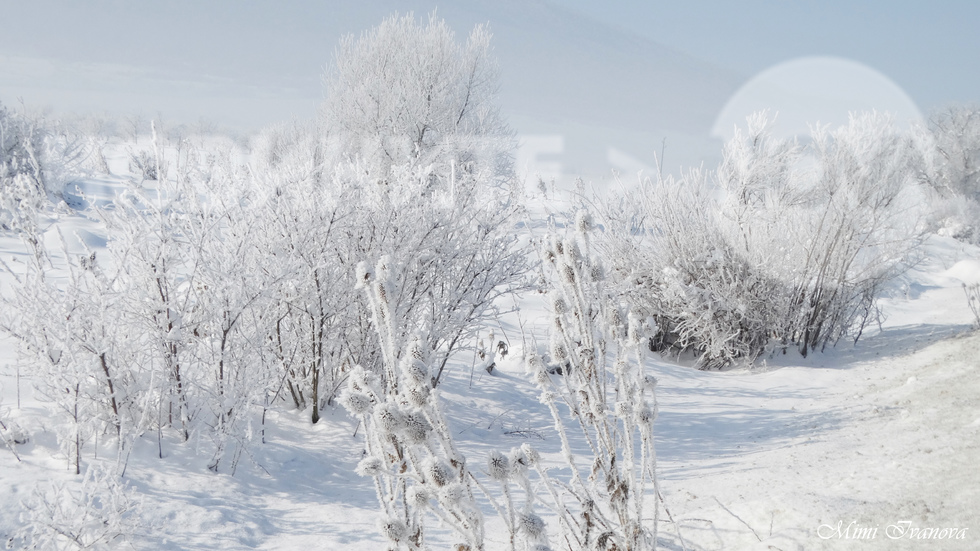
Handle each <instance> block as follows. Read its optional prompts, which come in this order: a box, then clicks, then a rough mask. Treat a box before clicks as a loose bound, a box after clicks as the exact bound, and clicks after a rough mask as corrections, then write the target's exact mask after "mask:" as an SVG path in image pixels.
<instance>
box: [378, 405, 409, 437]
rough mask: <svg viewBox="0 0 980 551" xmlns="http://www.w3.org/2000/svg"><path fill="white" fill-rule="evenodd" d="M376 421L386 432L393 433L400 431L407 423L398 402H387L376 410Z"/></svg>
mask: <svg viewBox="0 0 980 551" xmlns="http://www.w3.org/2000/svg"><path fill="white" fill-rule="evenodd" d="M374 418H375V422H376V423H377V424H378V426H379V427H381V430H382V431H384V433H385V434H388V435H392V434H395V433H396V432H398V431H400V430H401V429H402V427H403V426H404V424H405V420H404V416H403V415H402V412H401V410H400V409H399V408H398V406H397V405H396V404H393V403H386V404H384V405H382V406H381V407H379V408H377V409H376V410H375V412H374Z"/></svg>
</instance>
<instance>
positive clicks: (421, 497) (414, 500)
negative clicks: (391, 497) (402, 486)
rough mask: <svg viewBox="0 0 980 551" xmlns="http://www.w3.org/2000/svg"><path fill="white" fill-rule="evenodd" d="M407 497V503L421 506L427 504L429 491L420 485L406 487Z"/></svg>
mask: <svg viewBox="0 0 980 551" xmlns="http://www.w3.org/2000/svg"><path fill="white" fill-rule="evenodd" d="M407 497H408V501H409V503H411V504H413V505H415V506H416V507H419V508H422V507H426V506H427V505H428V504H429V499H430V497H431V496H430V495H429V491H428V490H426V489H425V488H422V487H421V486H412V487H411V488H409V489H408V492H407Z"/></svg>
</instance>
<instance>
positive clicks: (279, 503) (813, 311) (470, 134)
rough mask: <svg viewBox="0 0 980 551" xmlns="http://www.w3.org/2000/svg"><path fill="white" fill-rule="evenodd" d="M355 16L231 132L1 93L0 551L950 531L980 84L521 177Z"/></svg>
mask: <svg viewBox="0 0 980 551" xmlns="http://www.w3.org/2000/svg"><path fill="white" fill-rule="evenodd" d="M534 5H535V6H539V5H538V4H534ZM542 5H543V4H542ZM507 6H510V7H509V8H508V9H510V10H517V11H516V12H514V13H520V12H519V9H518V8H515V7H514V6H511V5H510V4H509V3H508V4H507ZM539 8H540V6H539ZM532 12H533V10H532ZM450 13H453V12H452V10H450ZM480 13H482V12H480ZM508 13H510V12H508ZM532 15H533V16H534V17H541V14H540V10H539V12H533V13H532ZM568 21H573V22H575V21H578V20H575V19H569V20H568ZM566 23H567V21H566ZM579 23H580V22H578V23H575V24H576V25H577V24H579ZM374 25H375V26H374V27H373V28H371V29H368V30H365V32H364V33H363V34H360V30H361V29H348V30H349V31H353V32H355V33H357V34H354V35H351V36H349V37H348V38H346V39H343V40H342V41H341V42H340V43H339V45H338V46H337V49H336V52H335V54H334V56H333V58H332V59H331V61H330V63H329V66H328V67H327V69H326V73H325V76H324V81H325V87H326V90H327V91H326V94H325V97H324V99H323V101H322V102H321V103H320V104H319V105H318V106H317V109H316V114H315V115H311V116H310V117H308V118H298V119H294V120H292V121H290V122H282V123H279V124H276V125H272V126H268V127H266V128H264V129H262V130H258V131H251V132H235V133H232V132H224V131H222V130H219V129H216V128H214V127H212V126H211V125H207V124H204V123H199V124H197V125H180V124H177V123H170V122H168V121H167V120H161V119H160V117H150V116H135V115H131V116H128V117H111V116H108V115H106V116H99V117H96V116H76V117H64V120H59V119H58V117H55V116H54V115H52V114H50V113H49V114H44V113H42V112H41V111H38V110H35V109H32V108H31V107H30V106H29V104H28V105H25V104H13V103H10V102H9V101H7V102H6V103H3V104H0V262H2V263H0V299H2V302H0V308H2V309H0V545H3V546H5V548H8V549H139V550H157V549H160V550H183V549H202V550H204V549H215V550H216V549H265V550H293V549H350V550H365V551H367V550H372V551H373V550H378V549H411V550H414V549H434V550H435V549H453V550H457V551H476V550H478V549H479V550H486V551H496V550H521V551H532V550H533V551H544V550H546V549H551V550H560V549H561V550H565V549H567V550H570V551H571V550H585V549H589V550H592V549H603V550H613V549H615V550H617V551H624V550H637V551H638V550H653V549H670V550H714V549H757V550H778V551H789V550H809V549H889V550H890V549H915V550H919V549H922V550H925V549H930V550H931V549H944V550H945V549H954V550H955V549H963V550H969V549H976V548H978V547H980V523H978V521H977V518H980V469H978V466H977V460H978V459H980V377H978V375H980V330H978V329H980V109H978V108H977V107H976V106H969V105H957V106H952V107H948V108H945V109H942V110H936V111H935V112H934V113H932V114H930V115H929V116H928V117H927V120H920V119H918V116H919V114H918V113H917V112H915V106H914V104H912V103H911V100H909V99H908V97H907V96H904V95H902V94H896V95H893V96H890V99H891V100H894V102H897V103H894V102H893V103H891V104H889V105H900V106H901V108H902V109H906V110H905V111H903V112H900V113H883V112H874V111H868V112H853V113H851V115H850V117H849V118H848V119H846V120H844V121H840V122H835V123H829V124H827V125H824V126H820V125H814V126H811V127H810V128H809V130H807V131H805V133H804V134H795V135H794V136H787V135H786V134H785V133H781V131H780V128H779V126H778V123H779V121H780V119H779V116H778V115H776V114H775V113H774V112H765V111H763V112H758V113H755V114H749V115H750V116H748V118H744V119H741V120H740V121H739V123H738V125H737V129H734V128H733V134H731V135H727V136H726V141H724V142H723V143H722V142H721V141H718V142H717V148H718V150H717V151H716V152H714V153H713V154H710V155H709V158H713V159H714V160H713V161H712V162H711V164H703V165H702V166H701V168H700V169H695V170H680V169H678V170H677V171H672V170H670V169H669V167H670V166H673V165H667V168H666V169H663V168H660V167H658V169H657V170H653V169H650V168H649V166H648V165H647V162H648V161H645V160H644V161H639V160H637V159H634V158H632V157H630V155H629V154H628V153H623V152H622V151H620V150H619V149H616V148H615V147H614V146H612V145H611V146H610V147H609V155H608V158H609V160H610V161H615V162H614V163H613V164H616V163H618V166H620V167H632V168H637V169H639V168H645V170H644V171H643V172H642V173H640V174H639V175H635V174H632V173H631V174H627V175H620V174H617V175H615V176H614V177H611V178H610V177H604V179H603V178H600V179H597V180H596V182H592V181H586V180H585V179H578V180H575V179H574V178H571V177H567V176H569V174H568V173H567V172H566V173H564V174H562V173H561V172H560V170H557V169H560V168H561V167H560V165H557V168H556V173H555V174H554V176H555V177H554V178H552V177H550V176H549V175H544V176H543V175H542V173H543V171H542V170H537V171H535V168H534V167H535V164H534V161H535V160H534V156H533V155H531V156H530V157H528V155H527V151H526V150H525V151H524V152H523V153H522V152H521V150H520V147H521V146H522V144H525V145H526V143H527V142H522V139H521V138H519V137H518V136H517V134H516V132H515V130H514V127H513V126H511V123H510V122H509V121H508V118H507V116H506V115H507V113H505V112H504V110H503V109H502V108H501V104H500V94H499V93H498V92H499V90H498V87H499V84H500V82H501V77H500V74H501V71H506V68H505V67H501V66H499V65H498V64H497V59H496V57H495V55H494V51H495V47H494V44H495V41H496V40H498V39H497V38H496V37H495V36H493V35H492V34H491V32H490V31H491V30H492V26H491V29H490V30H488V29H486V28H485V27H482V26H477V27H476V28H475V29H473V28H472V27H468V28H455V29H454V28H451V27H450V25H448V24H447V23H446V22H445V21H443V20H442V19H440V17H439V16H438V14H436V15H432V16H424V17H419V16H413V15H408V16H391V17H389V18H387V19H385V20H384V21H378V22H375V23H374ZM568 25H569V27H568V28H572V29H575V28H577V27H575V26H574V25H572V23H568ZM505 34H506V33H505ZM637 44H639V43H630V44H628V45H625V46H624V45H622V44H621V46H623V47H624V48H627V47H629V48H639V46H637ZM608 47H609V48H613V47H614V46H608ZM631 51H632V50H631ZM672 59H673V58H672ZM10 62H11V60H10V59H9V58H8V59H6V60H4V59H0V67H4V63H8V64H9V63H10ZM807 63H810V65H807ZM814 63H815V64H817V65H819V64H826V63H830V64H831V65H832V66H835V67H837V68H840V67H841V66H842V65H841V64H840V63H837V64H835V63H834V62H833V61H827V59H826V58H820V59H818V60H816V61H813V60H810V61H809V62H806V63H803V64H799V63H798V64H796V65H794V66H793V67H795V69H794V70H797V71H799V70H801V69H799V68H800V67H803V68H804V69H805V68H806V67H812V66H813V64H814ZM846 67H847V69H848V70H851V71H856V73H855V74H859V75H863V76H864V77H867V78H869V79H871V80H873V81H874V82H876V83H879V84H881V83H884V84H881V86H882V88H881V89H882V90H886V92H887V91H888V90H891V89H892V88H894V86H893V83H891V82H890V81H887V79H885V78H884V77H882V76H880V75H879V74H877V73H871V72H868V71H864V69H862V68H861V67H858V66H857V65H856V64H847V65H846ZM862 71H863V72H862ZM685 74H686V75H688V76H690V75H691V74H696V75H697V78H694V77H690V78H691V82H695V83H696V82H702V83H710V84H711V85H713V86H719V83H721V82H728V80H726V78H727V77H724V78H723V77H720V76H717V75H714V76H712V75H711V74H710V71H709V70H708V69H705V68H703V67H701V66H698V68H697V70H696V71H695V70H694V69H691V70H690V71H688V72H687V73H685ZM767 74H769V75H771V74H772V73H767ZM510 78H513V76H511V77H510ZM685 78H688V77H685ZM763 80H764V79H763ZM39 82H40V81H39ZM759 82H760V80H759V79H756V80H755V81H753V86H759V84H758V83H759ZM685 86H686V85H685ZM691 86H694V85H693V84H692V85H691ZM681 88H683V87H681ZM776 88H778V86H776V87H775V88H768V89H767V90H774V89H776ZM680 90H681V91H680V92H678V91H677V90H674V91H673V92H671V93H674V94H681V95H683V93H684V91H683V89H680ZM0 91H2V89H0ZM744 92H745V88H743V94H742V96H739V95H736V96H735V98H736V99H738V98H739V97H741V98H742V100H744V101H748V100H747V99H746V95H745V93H744ZM809 92H811V93H815V92H814V91H813V90H812V89H811V90H809ZM886 92H883V93H886ZM887 93H890V92H887ZM706 95H711V96H712V97H713V95H718V92H717V90H712V91H711V92H710V93H708V94H706ZM667 96H670V94H667ZM758 97H768V96H765V94H763V95H762V96H755V97H753V98H749V99H751V100H753V101H755V100H756V99H758ZM895 98H897V99H895ZM0 99H3V100H7V98H6V97H4V96H0ZM25 99H27V100H28V101H29V100H30V98H25ZM674 99H675V100H676V101H688V102H689V103H688V104H687V105H686V107H685V108H686V109H691V110H692V111H693V110H694V109H693V108H692V107H691V105H694V102H695V100H693V99H691V98H682V97H679V96H678V97H675V98H674ZM797 99H798V98H797ZM526 101H527V102H528V105H530V104H532V103H533V101H532V100H526ZM562 101H563V102H566V101H567V102H568V103H569V104H574V103H575V101H576V100H575V99H574V98H572V99H563V100H562ZM749 103H751V102H749ZM733 106H736V102H734V101H733V102H730V103H729V105H728V106H727V107H726V109H725V113H727V114H725V117H733V116H734V115H733V114H732V113H733V112H734V111H733V110H735V109H736V107H737V106H736V107H733ZM763 107H764V106H763ZM754 108H755V106H754V107H753V109H754ZM555 109H557V107H555ZM604 109H605V108H604ZM611 112H612V111H609V110H603V109H598V108H597V109H596V111H595V112H594V113H592V114H591V115H590V116H592V117H596V118H598V117H601V116H602V115H603V114H608V113H611ZM798 114H799V113H795V114H794V116H795V115H798ZM525 117H526V114H525ZM542 117H543V118H544V119H547V118H548V117H546V116H544V115H542ZM702 118H704V119H705V120H702V121H700V123H699V124H701V125H702V126H708V125H707V118H705V117H702ZM723 119H724V117H720V118H718V119H717V120H715V127H716V129H717V128H720V126H724V124H723V123H724V122H725V120H727V119H725V120H723ZM774 119H775V120H774ZM792 122H793V123H794V124H802V122H801V121H796V120H793V121H792ZM812 122H814V123H815V122H817V121H812ZM589 124H592V123H591V122H589ZM610 124H613V123H612V122H610ZM583 125H585V123H583ZM541 128H545V129H546V130H547V125H545V126H542V127H541ZM583 128H585V129H587V128H588V127H587V126H582V127H581V128H580V129H579V130H580V131H583V132H584V131H585V130H582V129H583ZM725 131H726V132H727V130H725ZM658 132H659V130H658ZM691 132H692V133H693V131H691ZM719 132H720V131H719ZM682 135H683V132H682ZM692 135H693V134H692ZM528 141H529V142H535V138H529V139H528ZM644 142H649V136H643V137H640V138H637V141H635V142H634V145H636V144H638V143H644ZM535 143H539V144H545V146H547V147H544V146H543V148H542V151H545V152H546V153H547V148H548V147H551V148H552V150H553V151H556V152H560V151H561V147H562V146H561V143H562V142H561V140H554V139H552V138H549V137H548V136H545V135H544V133H542V134H541V135H540V136H538V138H537V142H535ZM713 143H715V142H711V141H710V140H708V138H704V139H701V138H698V139H696V140H695V139H692V140H691V144H690V145H691V151H690V152H688V153H689V154H690V155H691V157H692V158H694V157H696V156H697V155H699V154H700V153H701V152H702V151H703V150H704V149H705V148H706V147H707V146H706V144H713ZM662 151H663V150H660V151H658V152H657V154H658V155H661V156H662ZM669 154H670V153H669V150H668V155H669ZM522 155H523V156H522ZM680 156H682V157H683V156H684V153H682V154H681V155H680ZM656 158H657V157H656V156H654V157H653V159H654V161H656ZM515 159H524V161H522V162H515ZM542 159H543V160H542V161H541V164H540V165H539V166H540V167H547V166H549V165H547V162H548V158H547V157H546V156H545V157H542ZM583 162H584V161H583ZM568 163H570V161H566V164H568ZM552 168H555V163H552ZM658 172H659V174H658Z"/></svg>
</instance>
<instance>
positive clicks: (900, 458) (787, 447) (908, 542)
mask: <svg viewBox="0 0 980 551" xmlns="http://www.w3.org/2000/svg"><path fill="white" fill-rule="evenodd" d="M978 358H980V334H977V333H973V334H970V335H966V336H961V337H956V338H952V339H949V340H944V341H941V342H938V343H935V344H932V345H930V346H928V347H926V348H925V349H923V350H921V351H918V352H915V353H913V354H911V355H908V356H897V357H890V358H887V359H882V360H877V361H863V362H860V363H856V364H854V365H852V366H849V367H847V368H843V369H842V368H831V369H819V368H813V367H786V368H782V369H779V370H776V371H771V372H769V373H763V374H751V373H748V372H740V373H739V372H735V373H725V374H704V375H702V376H699V377H691V376H690V373H681V372H677V371H676V370H677V369H679V368H670V367H664V368H663V370H664V371H665V373H664V375H663V377H662V384H661V389H662V390H661V409H662V410H663V414H662V416H661V421H660V434H661V435H662V436H663V438H662V440H661V442H660V443H659V449H658V454H659V455H660V458H661V467H662V472H663V486H664V492H665V496H666V499H667V504H668V506H669V507H670V508H671V513H672V514H673V516H674V518H675V520H677V522H678V524H679V525H680V531H681V535H682V536H683V537H684V538H685V539H686V540H687V543H688V546H689V547H694V548H698V549H781V550H790V549H851V548H860V549H975V548H976V547H977V540H978V538H980V524H978V523H977V514H978V513H980V468H978V466H977V463H976V461H977V459H978V458H980V377H978V375H980V360H978ZM692 394H693V395H696V398H693V399H692V398H691V395H692ZM710 396H716V397H717V399H716V400H713V401H712V402H713V404H712V406H711V407H705V406H706V405H707V404H705V403H704V402H705V401H706V400H707V397H710ZM692 418H693V419H692ZM672 435H683V436H684V438H678V437H672ZM903 521H907V522H910V523H911V526H912V527H917V528H922V529H926V528H939V529H942V528H960V529H964V528H965V529H966V533H965V536H966V538H965V540H952V541H950V540H944V541H942V542H938V541H935V540H933V541H921V540H916V539H909V538H908V530H905V533H906V535H905V537H904V538H901V537H900V538H898V539H893V538H892V537H889V536H890V535H891V536H896V535H898V532H897V531H896V529H892V530H890V531H889V532H890V533H886V531H888V527H889V526H891V525H896V526H899V527H902V528H904V525H902V524H900V523H901V522H903ZM838 523H842V524H841V534H838V532H837V528H838ZM852 523H854V524H852ZM848 526H851V531H850V532H848V531H847V528H848ZM821 527H822V528H821ZM860 528H865V529H868V531H866V532H859V531H858V529H860ZM874 528H878V530H877V532H876V533H874V532H871V530H873V529H874ZM665 531H667V532H670V533H676V530H675V529H674V528H673V527H669V525H665ZM872 534H873V535H874V536H875V537H873V538H870V536H871V535H872ZM860 535H865V536H869V538H868V541H861V542H855V541H845V540H847V539H848V536H850V539H854V538H855V537H857V536H860ZM917 535H918V534H917ZM825 538H826V539H825ZM692 544H693V545H692ZM858 545H860V546H859V547H858Z"/></svg>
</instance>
